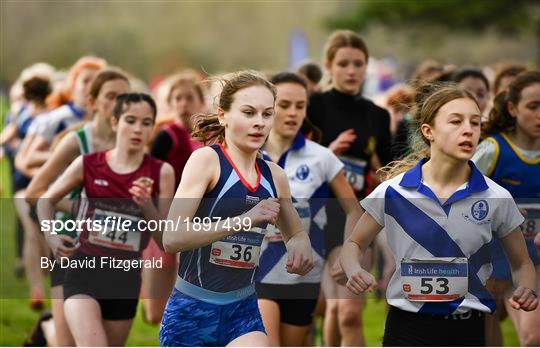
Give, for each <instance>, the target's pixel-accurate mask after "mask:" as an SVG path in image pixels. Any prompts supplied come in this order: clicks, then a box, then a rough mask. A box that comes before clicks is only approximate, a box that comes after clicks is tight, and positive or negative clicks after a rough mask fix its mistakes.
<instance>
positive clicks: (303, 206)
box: [264, 200, 311, 242]
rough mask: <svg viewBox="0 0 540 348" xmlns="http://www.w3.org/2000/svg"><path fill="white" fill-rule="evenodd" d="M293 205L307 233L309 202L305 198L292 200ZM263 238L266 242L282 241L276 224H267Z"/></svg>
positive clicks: (309, 218) (309, 212)
mask: <svg viewBox="0 0 540 348" xmlns="http://www.w3.org/2000/svg"><path fill="white" fill-rule="evenodd" d="M293 206H294V208H295V209H296V211H297V212H298V216H299V217H300V221H301V222H302V227H303V228H304V231H305V232H306V233H307V234H308V235H309V231H310V228H311V208H310V207H309V202H308V201H307V200H302V201H298V202H293ZM264 239H266V240H267V241H268V242H283V235H282V234H281V232H280V231H279V229H278V228H277V227H276V226H274V225H268V227H267V233H266V235H265V237H264Z"/></svg>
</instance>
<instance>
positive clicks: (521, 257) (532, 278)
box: [500, 227, 536, 309]
mask: <svg viewBox="0 0 540 348" xmlns="http://www.w3.org/2000/svg"><path fill="white" fill-rule="evenodd" d="M500 240H501V243H502V245H503V248H504V251H505V252H506V255H507V256H508V261H509V262H510V268H511V270H512V280H513V283H514V286H515V287H516V288H517V289H516V291H518V290H519V288H520V287H523V288H526V289H530V290H533V291H534V290H535V289H536V271H535V269H534V265H533V263H532V261H531V259H530V258H529V254H528V252H527V246H526V245H525V239H524V238H523V234H522V232H521V229H520V228H519V227H517V228H516V229H515V230H513V231H512V232H510V233H509V234H508V235H507V236H505V237H503V238H501V239H500ZM514 294H515V292H514ZM516 300H517V299H516ZM510 302H511V303H512V299H510ZM519 305H521V303H519ZM512 306H513V307H514V308H516V307H515V306H514V304H512ZM516 309H519V306H518V307H517V308H516Z"/></svg>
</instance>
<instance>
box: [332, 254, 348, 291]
mask: <svg viewBox="0 0 540 348" xmlns="http://www.w3.org/2000/svg"><path fill="white" fill-rule="evenodd" d="M330 275H331V276H332V278H333V279H334V281H335V282H336V283H338V284H339V285H343V286H345V284H347V274H346V273H345V271H344V270H343V268H342V267H341V264H340V263H339V260H338V261H336V263H335V264H334V265H333V266H332V267H331V268H330Z"/></svg>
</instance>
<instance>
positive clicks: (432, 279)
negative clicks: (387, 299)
mask: <svg viewBox="0 0 540 348" xmlns="http://www.w3.org/2000/svg"><path fill="white" fill-rule="evenodd" d="M401 284H402V287H403V289H402V290H403V293H404V294H405V298H406V299H408V300H410V301H423V302H444V301H453V300H456V299H458V298H460V297H463V296H465V294H467V291H468V285H469V276H468V264H467V258H465V257H458V258H447V257H437V258H429V259H403V260H402V261H401Z"/></svg>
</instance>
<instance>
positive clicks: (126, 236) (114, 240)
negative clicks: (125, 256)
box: [88, 209, 141, 252]
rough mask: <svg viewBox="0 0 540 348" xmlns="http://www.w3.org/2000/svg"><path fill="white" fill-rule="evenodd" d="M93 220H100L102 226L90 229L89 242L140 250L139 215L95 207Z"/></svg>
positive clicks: (113, 247) (103, 245) (119, 248)
mask: <svg viewBox="0 0 540 348" xmlns="http://www.w3.org/2000/svg"><path fill="white" fill-rule="evenodd" d="M107 217H108V219H107ZM92 220H95V221H100V228H99V230H91V231H89V233H88V242H90V243H92V244H94V245H99V246H102V247H106V248H111V249H117V250H125V251H134V252H139V251H140V247H141V232H140V231H139V230H138V229H137V227H138V221H139V220H140V219H139V218H138V217H135V216H131V215H126V214H121V213H116V212H112V211H106V210H100V209H95V210H94V216H93V218H92Z"/></svg>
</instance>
